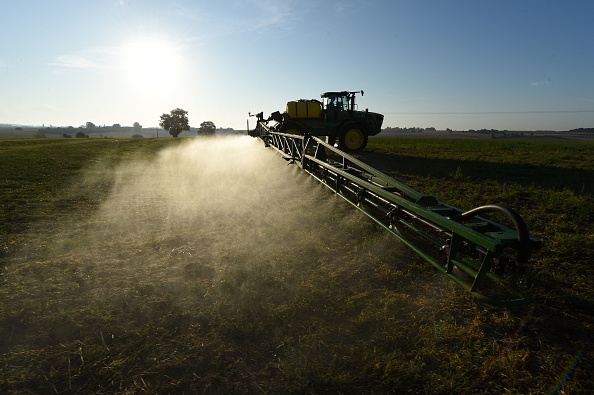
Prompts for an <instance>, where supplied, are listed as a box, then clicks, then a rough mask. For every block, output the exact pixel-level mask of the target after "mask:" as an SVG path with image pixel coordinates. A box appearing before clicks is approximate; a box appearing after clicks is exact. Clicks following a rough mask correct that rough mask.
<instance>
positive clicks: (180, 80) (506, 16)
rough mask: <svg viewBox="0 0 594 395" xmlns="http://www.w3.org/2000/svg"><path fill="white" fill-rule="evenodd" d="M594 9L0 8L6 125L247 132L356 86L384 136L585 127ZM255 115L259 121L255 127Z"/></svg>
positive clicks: (590, 111)
mask: <svg viewBox="0 0 594 395" xmlns="http://www.w3.org/2000/svg"><path fill="white" fill-rule="evenodd" d="M593 17H594V1H592V0H550V1H548V0H497V1H495V0H426V1H423V0H298V1H294V0H218V1H213V0H171V1H156V0H70V1H67V0H52V1H48V0H0V123H11V124H24V125H41V124H44V125H46V126H48V125H54V126H74V127H78V126H80V125H84V124H85V123H86V122H87V121H90V122H93V123H95V124H97V125H103V124H105V125H112V124H114V123H120V124H122V125H124V126H131V125H132V124H133V123H134V122H139V123H140V124H141V125H143V126H144V127H150V126H156V125H157V124H158V121H159V116H160V115H161V114H163V113H165V112H169V111H170V110H172V109H173V108H177V107H180V108H183V109H185V110H187V111H188V112H189V114H188V116H189V119H190V125H192V126H198V125H199V124H200V123H201V122H202V121H206V120H210V121H213V122H214V123H215V124H216V125H217V127H232V128H235V129H245V125H246V119H247V113H248V111H252V112H259V111H264V113H265V114H266V115H268V114H270V113H271V112H272V111H275V110H284V108H285V104H286V102H287V101H288V100H293V99H301V98H303V99H312V98H319V95H320V93H322V92H324V91H331V90H352V91H354V90H360V89H363V90H364V91H365V96H364V97H363V98H361V99H360V100H359V108H360V109H365V108H369V110H370V111H376V112H380V113H383V114H385V116H386V118H385V122H384V126H394V127H395V126H399V127H410V126H419V127H430V126H434V127H436V128H438V129H445V128H448V127H449V128H452V129H481V128H488V129H491V128H496V129H502V130H503V129H508V130H535V129H546V130H565V129H572V128H579V127H594V26H593V24H592V20H593V19H592V18H593ZM252 119H253V118H252Z"/></svg>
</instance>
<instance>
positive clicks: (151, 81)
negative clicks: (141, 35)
mask: <svg viewBox="0 0 594 395" xmlns="http://www.w3.org/2000/svg"><path fill="white" fill-rule="evenodd" d="M122 56H123V63H124V69H125V70H126V74H127V78H128V80H130V81H131V82H133V83H134V84H135V85H137V86H139V87H142V88H144V89H148V90H163V89H166V88H167V87H169V86H170V85H171V84H173V83H174V82H175V81H176V79H177V76H178V75H179V72H180V67H181V59H180V54H179V53H178V49H176V47H175V46H173V45H171V44H170V43H167V42H166V41H164V40H160V39H145V40H139V41H134V42H130V43H128V44H126V45H124V46H123V47H122Z"/></svg>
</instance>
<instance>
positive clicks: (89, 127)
mask: <svg viewBox="0 0 594 395" xmlns="http://www.w3.org/2000/svg"><path fill="white" fill-rule="evenodd" d="M86 126H87V129H94V128H96V126H95V124H94V123H93V122H87V124H86Z"/></svg>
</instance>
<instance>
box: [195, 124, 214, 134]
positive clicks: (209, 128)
mask: <svg viewBox="0 0 594 395" xmlns="http://www.w3.org/2000/svg"><path fill="white" fill-rule="evenodd" d="M216 131H217V127H216V126H215V124H214V123H213V122H211V121H204V122H202V123H201V124H200V128H199V129H198V135H199V136H214V134H215V132H216Z"/></svg>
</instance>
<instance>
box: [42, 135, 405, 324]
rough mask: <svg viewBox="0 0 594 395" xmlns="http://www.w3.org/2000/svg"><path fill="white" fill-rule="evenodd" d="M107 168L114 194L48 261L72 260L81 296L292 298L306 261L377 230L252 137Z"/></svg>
mask: <svg viewBox="0 0 594 395" xmlns="http://www.w3.org/2000/svg"><path fill="white" fill-rule="evenodd" d="M106 172H108V173H109V177H112V178H113V186H112V188H111V192H110V194H109V195H108V196H107V198H106V199H105V200H104V201H103V203H102V204H101V206H100V207H99V209H98V211H97V213H96V215H94V216H93V217H91V218H89V219H87V220H85V221H83V222H81V223H77V224H69V225H68V226H67V227H63V229H62V230H61V231H60V232H59V233H57V234H56V235H55V242H54V243H53V247H52V248H53V249H52V252H51V254H50V256H51V258H50V260H59V261H61V262H63V264H64V265H68V266H69V267H76V271H75V277H76V279H74V281H76V282H77V284H79V285H80V290H81V291H82V293H81V294H80V297H81V298H83V299H85V298H88V299H89V300H92V301H93V303H105V304H106V305H111V306H120V305H122V304H123V305H126V306H128V305H134V306H135V309H136V311H137V312H138V311H140V312H142V311H145V312H146V314H149V316H150V314H151V313H150V311H153V310H154V312H155V314H157V312H158V311H160V310H161V307H162V306H160V305H159V306H160V307H159V306H158V307H155V308H152V307H151V305H155V303H156V304H159V303H162V302H163V301H164V300H167V301H168V303H172V304H175V305H176V306H177V307H178V308H180V309H183V310H186V311H187V310H195V311H197V310H200V309H201V308H202V309H203V308H204V306H213V304H216V305H218V306H221V305H228V306H231V307H229V308H247V307H249V306H248V305H250V304H254V303H255V304H258V303H260V302H261V301H262V300H264V299H266V300H274V299H278V298H286V297H288V296H287V295H291V292H293V290H295V289H296V287H302V285H303V282H304V281H307V280H305V277H306V276H307V275H308V273H309V272H310V271H313V270H319V268H320V266H324V265H326V266H327V267H328V268H327V269H326V270H327V271H328V272H333V271H335V270H340V269H338V267H339V266H340V265H342V264H343V263H345V262H346V261H356V260H359V259H361V256H359V255H358V254H360V251H366V250H365V247H364V246H363V244H364V243H365V240H366V239H368V238H369V237H370V236H369V234H372V235H373V234H374V232H377V229H375V227H374V226H373V225H371V224H370V222H369V221H365V217H364V216H363V215H362V214H361V213H358V212H357V210H353V208H352V207H350V206H349V205H348V204H346V203H345V202H343V201H342V200H341V199H340V198H338V197H336V196H334V195H333V194H332V193H330V192H329V190H328V189H326V188H325V187H323V186H322V185H321V184H319V183H318V182H317V181H315V180H313V179H312V178H311V177H310V176H308V175H307V174H306V173H304V172H303V171H302V170H300V169H299V168H298V167H297V166H296V165H289V164H288V162H286V161H284V160H282V159H281V158H280V156H279V155H278V154H277V153H276V152H275V151H273V150H272V149H266V148H265V147H264V146H263V144H262V143H261V142H260V141H259V140H256V139H253V138H250V137H246V136H243V137H229V138H215V139H196V140H189V141H188V142H185V143H182V144H180V145H178V146H176V147H172V148H168V149H165V150H162V151H160V152H159V153H158V154H156V155H155V156H154V157H153V158H150V159H146V160H140V161H134V162H131V163H125V164H122V165H120V166H119V167H118V168H116V169H111V170H106ZM95 173H99V174H101V172H100V171H99V172H97V171H96V172H95ZM103 176H105V174H104V175H103ZM101 177H102V176H99V178H101ZM101 182H102V181H100V180H99V181H98V180H87V181H86V184H87V185H98V184H101ZM370 232H371V233H370ZM376 236H377V235H376ZM376 236H375V237H376ZM376 238H377V237H376ZM392 247H393V243H392ZM366 253H367V254H369V253H370V252H369V251H367V252H366ZM72 270H74V269H72ZM62 280H64V279H62ZM58 281H59V280H58V279H56V282H58ZM263 284H264V285H263ZM151 301H152V302H151ZM157 301H158V302H157ZM153 307H154V306H153Z"/></svg>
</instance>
